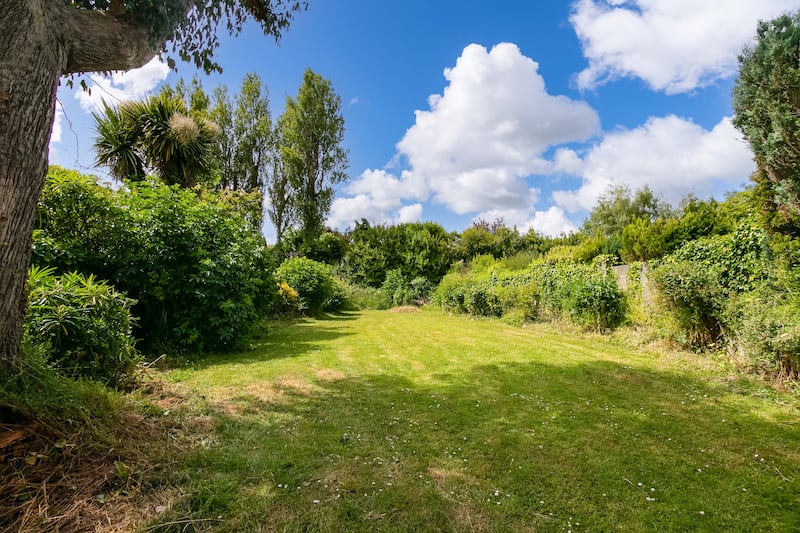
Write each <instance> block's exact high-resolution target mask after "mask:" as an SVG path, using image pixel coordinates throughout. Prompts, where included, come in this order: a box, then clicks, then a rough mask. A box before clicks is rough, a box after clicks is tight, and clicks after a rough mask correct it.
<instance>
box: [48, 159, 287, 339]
mask: <svg viewBox="0 0 800 533" xmlns="http://www.w3.org/2000/svg"><path fill="white" fill-rule="evenodd" d="M36 228H37V229H36V231H35V233H34V251H33V263H34V264H35V265H40V266H52V267H54V268H55V269H56V270H57V271H58V272H69V271H78V272H81V273H84V274H86V275H89V274H94V275H95V276H96V277H97V278H100V279H106V280H108V281H109V282H110V283H111V284H113V285H114V287H115V288H116V289H117V290H120V291H123V292H125V293H127V295H128V296H130V297H131V298H133V299H135V300H136V301H137V303H136V304H135V305H134V307H133V314H134V315H135V316H137V317H138V318H139V321H138V327H136V328H135V334H136V336H137V337H140V338H141V339H142V340H141V345H142V347H143V349H145V350H147V351H151V352H152V351H162V350H166V349H184V350H224V349H231V348H234V347H236V346H237V345H238V344H239V343H240V342H241V339H242V336H243V334H244V333H245V332H246V331H247V330H248V328H249V327H250V326H251V325H252V324H253V323H254V321H255V319H256V318H257V317H258V316H260V315H261V314H263V313H264V312H265V311H267V310H268V309H270V308H271V306H272V305H273V303H274V299H275V298H276V295H277V292H276V288H275V283H274V280H273V279H272V276H271V272H272V270H273V267H272V265H271V264H270V260H269V258H268V255H267V253H266V245H265V243H264V240H263V238H262V237H261V235H260V234H258V233H257V232H256V231H254V229H253V228H252V226H251V224H250V223H248V222H247V220H246V219H245V216H244V215H243V214H242V213H241V212H240V211H239V210H237V209H236V208H234V207H232V206H231V204H230V202H229V201H228V200H227V199H223V200H220V201H217V199H216V197H215V196H214V195H212V194H209V193H200V192H195V191H192V190H186V189H179V188H177V187H169V186H166V185H162V184H158V183H147V182H144V183H140V184H136V185H131V186H130V189H129V190H125V189H123V190H118V191H111V190H110V189H108V188H105V187H101V186H99V185H98V184H97V183H96V180H95V179H94V178H91V177H87V176H81V175H79V174H78V173H76V172H72V171H64V170H61V169H57V168H53V169H51V171H50V174H49V176H48V180H47V182H46V184H45V189H44V192H43V194H42V198H41V201H40V207H39V211H38V220H37V225H36Z"/></svg>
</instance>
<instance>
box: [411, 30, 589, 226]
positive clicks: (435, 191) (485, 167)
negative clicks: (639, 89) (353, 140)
mask: <svg viewBox="0 0 800 533" xmlns="http://www.w3.org/2000/svg"><path fill="white" fill-rule="evenodd" d="M444 76H445V78H446V79H447V81H448V82H449V84H448V86H447V87H446V88H445V89H444V92H443V94H434V95H432V96H430V97H429V99H428V103H429V107H430V109H429V110H427V111H416V113H415V115H416V121H415V124H414V125H413V126H412V127H411V128H409V129H408V131H406V133H405V135H404V137H403V138H402V140H401V141H400V142H399V143H398V145H397V147H398V150H399V153H400V154H401V155H402V156H405V158H406V159H407V161H408V164H409V167H410V174H411V175H412V176H413V177H414V179H415V180H416V181H417V182H419V183H424V184H426V187H427V188H428V189H429V190H430V192H431V193H432V195H433V200H434V201H435V202H437V203H441V204H444V205H445V206H446V207H447V208H449V209H450V210H452V211H454V212H456V213H458V214H465V213H474V212H485V211H491V210H500V211H509V212H510V211H513V210H524V209H527V208H529V207H530V206H531V204H532V203H533V202H534V201H535V190H534V189H531V188H530V187H529V186H528V184H527V182H526V180H525V178H526V176H529V175H530V174H533V173H536V172H537V171H543V170H545V169H547V168H549V166H550V164H549V163H548V162H547V161H545V160H544V159H543V158H542V154H543V152H544V151H545V150H547V149H548V148H549V147H551V146H554V145H558V144H561V143H567V142H573V141H584V140H586V139H588V138H590V137H591V136H592V135H594V134H595V133H597V132H598V130H599V127H600V120H599V118H598V116H597V113H596V112H595V111H594V110H593V109H592V108H591V107H590V106H589V105H588V104H586V103H584V102H579V101H575V100H571V99H569V98H567V97H566V96H554V95H551V94H548V92H547V90H546V88H545V83H544V79H543V78H542V76H541V75H540V74H539V72H538V64H537V63H536V62H535V61H533V60H532V59H530V58H528V57H525V56H523V55H522V53H521V52H520V50H519V48H518V47H517V46H516V45H515V44H511V43H501V44H498V45H496V46H495V47H494V48H492V49H491V50H487V49H486V48H484V47H483V46H479V45H477V44H471V45H469V46H467V47H466V48H464V50H463V52H462V54H461V56H460V57H459V58H458V60H457V61H456V65H455V67H453V68H448V69H446V70H445V71H444Z"/></svg>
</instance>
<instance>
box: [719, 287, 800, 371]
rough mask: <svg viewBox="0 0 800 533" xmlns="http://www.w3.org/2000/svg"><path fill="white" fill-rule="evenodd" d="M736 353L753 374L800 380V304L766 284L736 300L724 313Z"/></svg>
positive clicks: (788, 294) (790, 295)
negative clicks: (741, 356) (743, 359)
mask: <svg viewBox="0 0 800 533" xmlns="http://www.w3.org/2000/svg"><path fill="white" fill-rule="evenodd" d="M724 318H725V324H726V326H727V327H726V332H727V334H728V336H729V337H730V339H731V347H732V349H733V350H734V351H735V352H737V353H738V354H740V355H743V356H744V357H745V360H746V361H747V362H748V366H750V367H751V368H752V369H753V370H755V371H756V372H758V373H768V374H772V375H775V376H777V377H778V378H779V379H798V378H800V302H798V301H797V296H795V295H792V294H790V293H787V292H785V291H780V290H776V289H775V287H772V286H769V285H767V284H765V285H764V286H762V287H760V288H759V289H757V290H755V291H752V292H750V293H748V294H746V295H743V296H742V297H739V298H736V299H734V300H732V301H731V302H730V303H729V304H728V305H727V306H726V308H725V313H724Z"/></svg>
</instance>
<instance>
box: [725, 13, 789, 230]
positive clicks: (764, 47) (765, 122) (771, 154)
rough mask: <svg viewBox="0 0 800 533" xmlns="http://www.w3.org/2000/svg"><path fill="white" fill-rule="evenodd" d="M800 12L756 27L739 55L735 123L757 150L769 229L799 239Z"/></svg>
mask: <svg viewBox="0 0 800 533" xmlns="http://www.w3.org/2000/svg"><path fill="white" fill-rule="evenodd" d="M799 49H800V12H798V13H795V14H792V15H784V16H781V17H778V18H777V19H775V20H772V21H769V22H761V23H760V24H759V26H758V43H757V44H756V46H754V47H749V48H746V49H745V50H744V51H743V52H742V54H741V55H740V56H739V79H738V80H737V82H736V86H735V88H734V91H733V97H734V100H733V103H734V110H735V113H736V114H735V116H734V119H733V123H734V125H735V126H736V127H737V128H738V129H739V130H740V131H741V132H742V133H743V134H744V136H745V138H746V139H747V140H748V142H749V143H750V146H751V147H752V148H753V152H754V153H755V156H756V164H757V166H758V171H757V172H756V173H755V174H754V175H753V180H754V181H755V182H756V183H757V188H758V192H757V196H758V197H759V199H760V201H761V207H762V216H763V219H764V221H765V223H766V224H767V227H768V229H771V230H774V231H776V232H780V233H784V234H788V235H795V236H796V235H800V170H798V169H800V115H798V110H799V109H800V54H798V50H799Z"/></svg>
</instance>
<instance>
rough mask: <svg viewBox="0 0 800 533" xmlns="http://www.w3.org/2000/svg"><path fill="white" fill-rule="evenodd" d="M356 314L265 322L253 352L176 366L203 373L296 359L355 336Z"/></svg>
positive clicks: (254, 340)
mask: <svg viewBox="0 0 800 533" xmlns="http://www.w3.org/2000/svg"><path fill="white" fill-rule="evenodd" d="M358 316H359V315H358V313H356V312H342V313H336V314H330V313H327V314H325V315H323V316H321V317H317V318H314V319H311V318H297V319H292V320H284V321H265V322H264V325H263V326H262V328H261V329H260V330H259V331H257V332H256V333H255V334H254V335H253V336H252V337H251V338H250V349H249V350H246V351H241V352H233V353H225V354H211V355H206V356H203V357H198V358H195V359H190V360H188V361H183V362H180V363H179V364H176V365H174V368H178V367H181V366H191V367H192V368H194V369H197V370H200V369H205V368H209V367H213V366H217V365H228V364H248V363H255V362H261V361H268V360H270V359H283V358H287V357H297V356H300V355H303V354H305V353H308V352H312V351H316V350H320V349H323V348H324V347H325V345H326V343H327V342H329V341H331V340H334V339H338V338H341V337H345V336H349V335H353V334H354V332H352V331H348V330H347V329H345V324H347V323H348V322H350V321H352V320H356V319H357V318H358Z"/></svg>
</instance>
